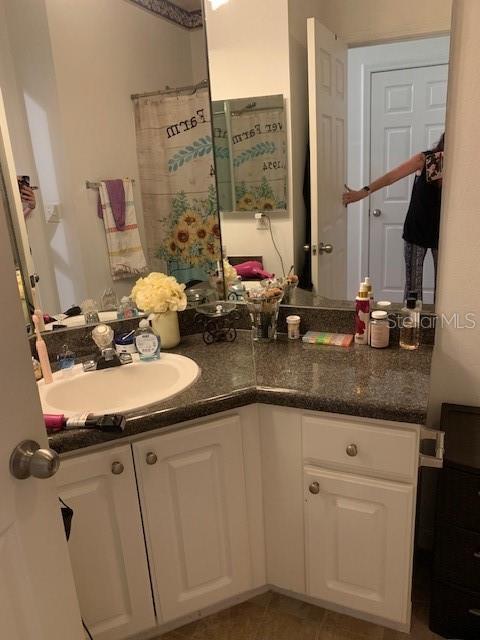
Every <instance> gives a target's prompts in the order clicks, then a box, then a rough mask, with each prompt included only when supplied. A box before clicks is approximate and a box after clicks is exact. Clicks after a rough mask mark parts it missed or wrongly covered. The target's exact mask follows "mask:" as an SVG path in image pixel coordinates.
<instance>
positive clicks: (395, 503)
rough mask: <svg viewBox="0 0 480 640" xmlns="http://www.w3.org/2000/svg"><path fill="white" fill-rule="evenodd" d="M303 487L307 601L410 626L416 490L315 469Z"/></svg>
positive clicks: (310, 469)
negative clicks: (308, 599) (311, 600)
mask: <svg viewBox="0 0 480 640" xmlns="http://www.w3.org/2000/svg"><path fill="white" fill-rule="evenodd" d="M304 480H305V503H306V511H305V528H306V560H307V562H306V565H307V592H308V594H309V595H310V596H313V597H315V598H318V599H320V600H323V601H325V602H331V603H335V604H338V605H341V606H343V607H347V608H349V609H352V610H356V611H362V612H365V613H369V614H372V615H375V616H378V617H381V618H384V619H386V620H391V621H395V622H402V623H408V621H409V616H410V582H411V564H412V540H413V505H414V487H413V486H412V485H407V484H400V483H394V482H388V481H383V480H374V479H370V478H364V477H362V476H355V475H353V474H346V473H338V472H334V471H326V470H324V469H319V468H315V467H306V468H305V474H304ZM312 492H313V493H312Z"/></svg>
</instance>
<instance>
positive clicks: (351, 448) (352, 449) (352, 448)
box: [346, 444, 358, 458]
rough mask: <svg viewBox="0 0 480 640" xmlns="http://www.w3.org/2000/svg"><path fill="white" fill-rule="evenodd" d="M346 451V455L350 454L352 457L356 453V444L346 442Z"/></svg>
mask: <svg viewBox="0 0 480 640" xmlns="http://www.w3.org/2000/svg"><path fill="white" fill-rule="evenodd" d="M346 452H347V456H350V457H351V458H354V457H355V456H356V455H357V453H358V449H357V445H356V444H348V445H347V448H346Z"/></svg>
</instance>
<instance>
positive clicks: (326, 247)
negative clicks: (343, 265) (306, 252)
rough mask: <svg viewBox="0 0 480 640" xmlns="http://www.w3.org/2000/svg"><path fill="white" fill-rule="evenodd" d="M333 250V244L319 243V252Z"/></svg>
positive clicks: (330, 251)
mask: <svg viewBox="0 0 480 640" xmlns="http://www.w3.org/2000/svg"><path fill="white" fill-rule="evenodd" d="M332 251H333V245H332V244H329V243H328V242H327V244H323V242H320V244H319V245H318V252H319V253H332Z"/></svg>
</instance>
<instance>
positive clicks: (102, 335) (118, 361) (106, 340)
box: [83, 324, 132, 371]
mask: <svg viewBox="0 0 480 640" xmlns="http://www.w3.org/2000/svg"><path fill="white" fill-rule="evenodd" d="M92 338H93V341H94V342H95V344H96V345H97V347H98V348H99V349H100V355H98V356H97V357H96V358H95V359H92V360H88V361H87V362H84V363H83V370H84V371H100V370H101V369H110V368H112V367H120V366H121V365H122V364H129V363H130V362H132V356H131V355H130V354H129V353H121V354H120V355H118V354H117V352H116V351H115V348H114V347H113V330H112V328H111V327H109V326H107V325H106V324H99V325H97V326H96V327H95V329H94V330H93V331H92Z"/></svg>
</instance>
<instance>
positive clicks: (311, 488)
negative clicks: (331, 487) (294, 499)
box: [308, 482, 320, 495]
mask: <svg viewBox="0 0 480 640" xmlns="http://www.w3.org/2000/svg"><path fill="white" fill-rule="evenodd" d="M308 490H309V491H310V493H313V494H314V495H316V494H317V493H320V485H319V484H318V482H312V484H311V485H310V486H309V487H308Z"/></svg>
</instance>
